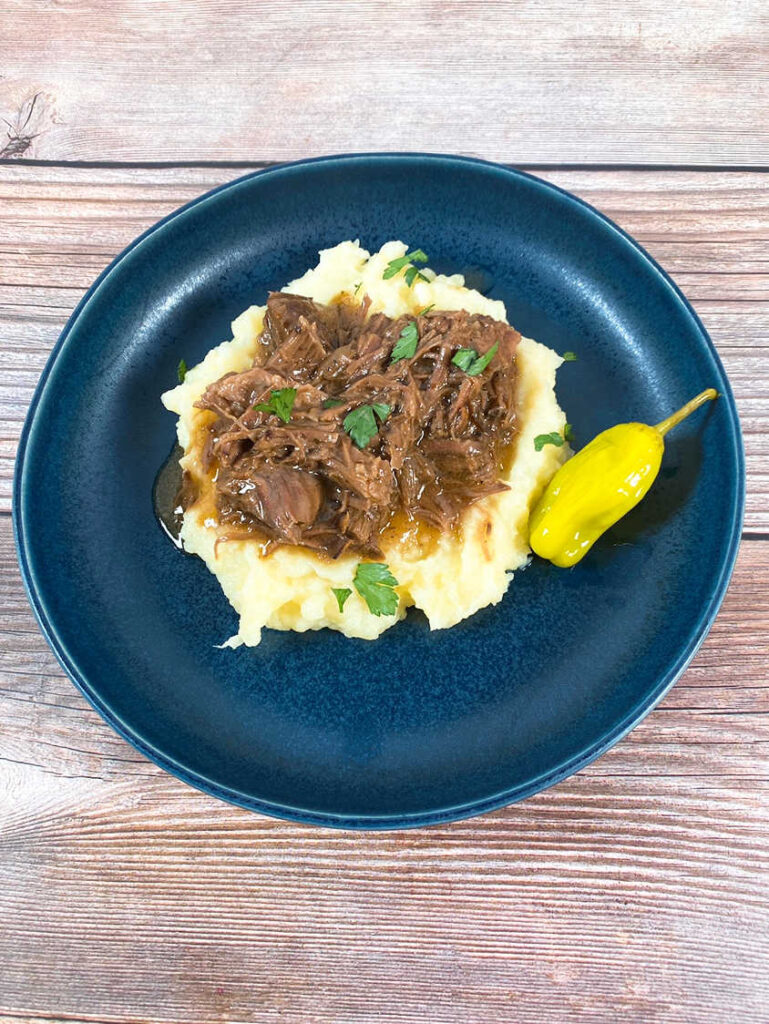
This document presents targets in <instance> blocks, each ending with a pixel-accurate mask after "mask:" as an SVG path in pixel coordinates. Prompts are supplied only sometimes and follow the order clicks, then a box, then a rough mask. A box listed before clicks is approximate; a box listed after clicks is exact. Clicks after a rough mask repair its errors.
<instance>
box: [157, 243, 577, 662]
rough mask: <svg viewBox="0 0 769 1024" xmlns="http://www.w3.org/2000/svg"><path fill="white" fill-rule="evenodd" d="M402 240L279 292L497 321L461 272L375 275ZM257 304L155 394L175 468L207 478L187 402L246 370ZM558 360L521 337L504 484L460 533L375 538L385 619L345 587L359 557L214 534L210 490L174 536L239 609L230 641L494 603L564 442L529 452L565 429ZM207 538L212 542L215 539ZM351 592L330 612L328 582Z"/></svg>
mask: <svg viewBox="0 0 769 1024" xmlns="http://www.w3.org/2000/svg"><path fill="white" fill-rule="evenodd" d="M405 252H406V246H405V245H404V244H403V243H402V242H388V243H387V244H386V245H384V246H382V248H381V249H380V251H379V252H378V253H375V254H374V255H373V256H369V254H368V253H367V252H366V251H365V250H364V249H362V248H361V247H360V246H359V245H358V244H357V243H355V242H342V243H340V244H339V245H337V246H336V247H335V248H333V249H326V250H324V251H323V252H321V254H320V261H319V263H318V266H317V267H316V268H315V269H313V270H309V271H308V272H307V273H306V274H305V275H304V276H303V277H301V278H299V279H298V280H296V281H293V282H292V283H291V284H289V285H288V286H287V287H286V288H284V289H283V290H284V291H286V292H293V293H295V294H298V295H304V296H307V297H309V298H312V299H314V300H315V301H316V302H322V303H329V302H331V301H332V300H334V299H336V298H338V297H339V296H340V295H341V294H343V293H347V294H348V295H352V296H355V297H356V298H358V299H362V297H363V296H364V295H368V296H369V297H370V299H371V303H372V311H374V312H377V311H381V312H384V313H386V314H387V315H388V316H391V317H398V316H401V315H403V314H407V313H413V314H416V312H417V311H418V310H420V309H422V308H424V307H425V306H430V305H434V306H435V308H436V309H439V310H460V309H463V310H466V311H467V312H469V313H484V314H487V315H488V316H492V317H494V318H495V319H496V320H505V321H506V319H507V318H506V312H505V307H504V305H503V304H502V303H501V302H497V301H493V300H492V299H487V298H485V297H484V296H482V295H481V294H479V293H478V292H476V291H473V290H471V289H468V288H465V287H464V279H463V278H462V277H461V276H460V275H453V276H452V277H445V276H442V275H439V276H436V275H435V274H433V273H432V272H431V271H429V270H426V271H424V273H425V275H426V276H427V277H428V278H429V280H426V281H423V280H417V281H416V282H415V283H414V284H413V286H412V287H408V286H407V285H406V282H405V280H404V278H403V274H398V275H396V276H395V277H392V278H390V279H389V280H384V278H383V272H384V270H385V268H386V267H387V264H388V263H389V262H390V261H391V260H393V259H395V258H397V257H399V256H402V255H404V254H405ZM263 316H264V307H262V306H252V307H250V308H249V309H247V310H246V311H245V312H244V313H242V314H241V315H240V316H239V317H238V318H237V320H235V321H234V323H233V325H232V331H233V338H232V340H231V341H226V342H223V343H222V344H221V345H219V346H217V347H216V348H214V349H213V350H212V351H211V352H209V353H208V355H207V356H206V357H205V359H204V360H203V361H202V362H201V363H199V364H198V365H197V366H195V367H193V368H192V369H190V370H188V371H187V375H186V378H185V380H184V383H183V384H180V385H179V386H178V387H176V388H173V389H172V390H171V391H168V392H166V393H165V394H164V395H163V403H164V404H165V406H166V408H168V409H170V410H171V411H172V412H175V413H176V414H177V415H178V416H179V421H178V425H177V431H178V437H179V444H180V445H181V446H182V448H183V449H184V451H185V455H184V457H183V459H182V460H181V464H182V466H183V467H184V468H185V469H186V470H188V471H189V472H190V473H192V475H193V476H194V477H195V479H196V480H198V481H200V482H203V483H204V485H205V474H204V473H203V472H202V468H201V465H200V441H199V439H200V437H201V427H203V426H205V425H206V423H207V419H206V417H210V416H211V414H210V413H208V412H206V411H203V410H199V409H196V408H195V405H194V403H195V402H196V401H197V400H198V399H199V398H200V396H201V394H202V393H203V391H204V390H205V388H206V386H207V385H208V384H210V383H212V382H213V381H215V380H218V379H219V378H220V377H221V376H223V374H225V373H230V372H240V371H242V370H245V369H247V368H248V367H249V366H250V365H251V363H252V361H253V358H254V354H255V351H256V344H257V338H258V336H259V333H260V331H261V328H262V320H263ZM561 362H562V360H561V357H560V356H559V355H557V353H555V352H553V351H552V349H549V348H546V347H545V346H544V345H541V344H539V343H538V342H536V341H532V340H531V339H528V338H524V339H522V341H521V343H520V345H519V347H518V351H517V365H518V384H517V388H518V395H517V411H518V426H519V432H518V435H517V437H516V440H515V442H514V445H515V450H514V453H513V457H512V459H511V460H510V463H509V467H508V469H507V472H506V473H505V475H504V476H503V478H502V479H503V480H504V482H505V483H507V484H508V485H509V487H510V489H509V490H508V491H504V492H501V493H498V494H493V495H491V496H489V497H486V498H484V499H483V500H481V501H479V502H478V503H477V504H475V505H473V506H471V507H470V508H469V509H468V510H467V511H466V512H465V514H464V516H463V518H462V523H461V529H460V530H457V531H452V532H450V533H442V534H437V535H436V534H435V533H434V532H432V531H424V530H419V529H417V528H414V527H413V526H412V527H411V528H410V529H409V528H404V529H403V530H402V531H401V532H397V531H396V532H394V533H392V535H390V534H388V535H386V536H385V540H384V543H383V551H384V561H386V562H387V564H388V565H389V567H390V570H391V572H392V573H393V575H394V576H395V577H396V579H397V580H398V583H399V585H398V588H397V592H398V594H399V596H400V605H399V609H398V613H397V615H395V616H381V617H376V616H374V615H372V614H371V612H370V611H369V609H368V606H367V605H366V603H365V601H364V600H363V599H362V598H361V597H360V596H359V595H358V594H357V592H356V591H355V590H354V589H353V588H352V579H353V576H354V574H355V569H356V566H357V565H358V562H359V561H360V558H359V557H358V556H355V555H347V554H346V555H342V556H341V557H339V558H338V559H336V560H335V561H333V560H330V559H328V558H325V557H323V556H321V555H319V554H316V553H314V552H312V551H309V550H307V549H303V548H299V547H278V548H276V549H274V550H271V551H270V552H269V553H268V554H265V549H264V545H263V543H262V542H261V541H260V540H259V539H258V538H256V537H254V538H247V539H237V540H235V539H226V540H225V539H224V537H225V536H226V529H225V528H224V527H222V526H220V525H219V524H218V522H217V519H216V515H215V510H214V506H213V502H212V500H211V495H210V484H208V487H209V494H207V495H206V494H205V493H204V494H203V495H202V496H201V498H200V499H199V500H198V501H197V502H196V503H195V504H194V505H192V506H191V507H189V508H188V509H187V511H186V512H185V514H184V522H183V526H182V531H181V540H182V542H183V544H184V547H185V549H186V550H187V551H188V552H191V553H193V554H196V555H199V556H200V557H201V558H202V559H203V560H204V561H205V563H206V565H207V566H208V568H209V569H210V570H211V572H212V573H214V575H215V576H216V577H217V579H218V580H219V583H220V584H221V587H222V589H223V590H224V593H225V594H226V595H227V598H228V600H229V601H230V603H231V604H232V606H233V607H234V608H235V610H236V611H237V612H238V615H239V616H240V625H239V629H238V632H237V634H236V635H235V636H234V637H232V638H231V639H230V640H229V641H228V643H229V645H230V646H237V645H239V644H241V643H245V644H250V645H255V644H258V643H259V641H260V639H261V633H262V629H263V627H264V626H268V627H270V628H272V629H293V630H298V631H300V632H301V631H304V630H306V629H322V628H323V627H328V628H330V629H337V630H339V631H341V632H342V633H344V634H345V635H346V636H349V637H360V638H362V639H365V640H373V639H375V638H376V637H377V636H379V635H380V633H383V632H384V630H386V629H389V628H390V627H391V626H393V625H394V624H395V623H396V622H397V621H398V619H400V618H403V616H404V615H405V614H406V609H407V608H409V607H410V606H412V605H415V606H416V607H417V608H421V609H422V611H423V612H424V614H425V615H426V616H427V619H428V621H429V623H430V627H431V628H432V629H445V628H447V627H448V626H453V625H454V624H455V623H457V622H459V621H460V620H461V619H464V618H467V616H468V615H472V614H473V613H474V612H476V611H478V609H480V608H483V607H485V606H486V605H489V604H496V602H497V601H499V600H500V599H501V598H502V596H503V595H504V593H505V591H506V590H507V588H508V586H509V584H510V580H511V579H512V576H511V570H514V569H518V568H520V567H521V566H522V565H524V564H525V563H526V561H527V560H528V557H529V554H530V552H529V548H528V544H527V538H528V528H527V523H528V517H529V509H530V508H531V506H532V504H533V502H534V501H535V500H536V499H537V497H538V496H539V494H540V493H541V491H542V490H543V488H544V487H545V485H546V484H547V482H548V481H549V479H550V477H551V476H552V475H553V473H554V472H555V471H556V469H557V468H558V466H559V465H560V463H561V462H562V461H563V460H564V458H565V457H566V456H567V454H568V449H567V448H566V446H564V447H562V448H557V447H554V446H552V445H546V446H545V447H544V448H542V450H541V451H539V452H537V451H535V449H534V438H535V437H536V435H537V434H548V433H550V432H552V431H557V432H558V433H562V432H563V428H564V420H565V418H564V414H563V412H562V411H561V409H560V408H559V406H558V402H557V401H556V397H555V390H554V388H555V371H556V370H557V368H558V367H559V366H560V364H561ZM217 541H219V542H218V543H217ZM346 587H347V588H351V589H353V593H352V594H351V596H350V597H349V599H348V600H347V602H346V604H345V605H344V611H342V612H340V611H339V608H338V605H337V600H336V597H335V596H334V594H333V592H332V588H346Z"/></svg>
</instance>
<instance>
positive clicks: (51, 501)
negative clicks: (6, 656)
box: [14, 154, 744, 828]
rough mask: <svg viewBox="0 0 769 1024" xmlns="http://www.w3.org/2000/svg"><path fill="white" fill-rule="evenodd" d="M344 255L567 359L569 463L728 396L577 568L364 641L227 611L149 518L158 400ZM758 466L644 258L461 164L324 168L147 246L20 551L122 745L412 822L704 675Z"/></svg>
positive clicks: (581, 745)
mask: <svg viewBox="0 0 769 1024" xmlns="http://www.w3.org/2000/svg"><path fill="white" fill-rule="evenodd" d="M345 238H359V239H360V240H361V242H362V243H363V244H364V245H365V246H366V247H367V248H368V249H372V250H373V249H376V248H377V247H378V246H379V245H381V243H382V242H385V241H387V240H388V239H391V238H400V239H403V240H404V241H406V242H408V243H409V244H410V245H412V246H420V247H421V248H423V249H424V250H425V251H426V252H427V253H429V255H430V265H431V266H433V267H435V268H436V269H438V270H443V271H454V270H466V271H468V277H469V283H470V284H474V285H476V286H481V287H483V288H484V289H485V290H487V291H488V294H490V295H491V296H493V297H494V298H499V299H502V300H503V301H504V302H505V303H506V305H507V309H508V315H509V319H510V321H511V323H513V324H515V326H516V327H518V328H519V329H520V330H521V331H522V332H523V333H524V334H527V335H531V336H533V337H535V338H538V339H539V340H540V341H543V342H545V343H546V344H548V345H551V346H553V347H554V348H555V349H557V350H558V351H561V352H563V351H565V350H568V349H571V350H573V351H575V352H576V353H577V354H578V356H579V360H578V362H576V363H567V364H566V365H565V366H564V367H563V369H562V370H561V371H560V374H559V381H558V394H559V397H560V400H561V404H562V405H563V407H564V408H565V410H566V412H567V417H568V419H569V420H570V422H571V423H573V424H574V429H575V431H576V436H577V442H580V441H585V440H587V439H589V438H590V437H592V436H593V435H594V434H595V433H596V432H597V431H599V430H602V429H603V428H605V427H607V426H609V425H611V424H613V423H616V422H618V421H627V420H632V419H641V420H646V421H649V422H656V421H658V420H661V419H662V418H663V417H664V416H666V415H667V414H668V413H670V412H672V411H673V410H674V409H676V408H677V407H678V406H680V405H681V404H682V403H683V402H684V401H685V400H686V399H688V398H691V397H692V396H693V395H694V394H696V393H697V392H698V391H701V390H702V389H703V388H705V387H708V386H715V387H716V388H718V390H719V391H720V392H721V394H722V398H721V399H720V400H719V401H718V402H717V403H715V404H713V405H712V406H710V407H708V409H707V410H706V411H701V412H700V413H698V414H697V415H696V416H695V417H693V418H692V419H690V420H688V421H687V422H686V423H685V424H684V425H683V426H681V427H680V428H678V430H676V431H675V432H674V434H673V435H672V436H671V438H670V441H669V445H668V451H667V454H666V456H665V461H664V464H663V470H662V473H661V475H660V477H659V479H658V481H657V483H656V484H655V485H654V488H653V490H652V492H651V493H650V495H649V497H648V498H647V500H646V501H645V502H644V503H643V504H642V505H641V506H639V507H638V509H636V510H635V511H634V512H633V513H632V514H631V515H630V516H628V517H627V518H626V519H625V520H624V521H622V522H621V523H620V524H619V525H618V526H617V527H616V528H615V529H614V530H612V531H611V532H610V534H608V535H607V536H606V537H605V538H604V539H603V540H602V541H601V542H600V543H599V544H597V545H596V547H595V549H594V550H593V551H592V552H591V553H590V554H589V555H588V557H587V558H586V559H585V560H584V562H582V563H581V564H580V565H579V566H577V567H576V568H574V569H572V570H570V571H562V570H559V569H555V568H553V567H552V566H550V565H549V564H545V563H543V562H539V561H535V562H534V563H533V564H532V565H531V566H530V567H529V568H528V569H526V570H525V571H523V572H521V573H520V574H518V576H517V577H516V579H515V581H514V583H513V585H512V586H511V588H510V591H509V593H508V594H507V596H506V597H505V599H504V600H503V601H502V602H501V603H500V604H499V605H497V606H496V607H494V608H487V609H486V610H484V611H482V612H480V613H479V614H477V615H475V616H473V617H472V618H471V619H469V620H467V621H465V622H463V623H461V624H460V625H458V626H456V627H455V628H454V629H451V630H446V631H442V632H436V633H430V631H429V630H428V628H427V626H426V622H425V619H424V618H423V617H422V616H421V615H420V614H418V613H415V612H413V611H412V612H410V613H409V615H408V617H407V619H406V620H405V622H403V623H402V624H400V625H398V626H397V627H396V628H394V629H392V630H391V631H390V632H388V633H386V634H385V635H384V636H383V637H382V638H381V639H380V640H377V641H376V642H374V643H366V642H364V641H358V640H347V639H345V638H344V637H342V636H340V635H339V634H336V633H331V632H328V631H322V632H316V633H304V634H297V633H277V632H272V631H269V630H268V631H266V633H265V637H264V640H263V642H262V644H261V646H260V647H258V648H256V649H246V648H241V649H239V650H237V651H234V652H233V651H229V650H218V649H217V648H216V647H215V644H218V643H220V642H221V641H222V640H223V639H224V638H226V637H228V636H230V635H231V634H232V633H233V632H234V631H235V629H236V625H237V623H236V617H235V614H234V612H233V611H232V610H231V608H230V607H229V605H228V603H227V601H226V599H225V598H224V596H223V595H222V593H221V592H220V590H219V585H218V584H217V582H216V580H215V579H214V578H213V577H212V576H210V575H209V573H208V571H207V569H206V568H205V566H204V565H203V563H202V562H200V561H199V560H198V559H196V558H191V557H186V556H184V555H182V554H180V553H179V552H178V551H176V550H175V549H174V548H173V547H172V545H171V544H170V543H169V541H168V540H167V539H166V537H165V536H164V535H163V533H162V532H161V529H160V527H159V526H158V524H157V523H156V522H155V520H154V518H153V510H152V500H151V492H152V484H153V479H154V476H155V474H156V472H157V470H158V467H159V466H160V465H161V463H162V462H163V460H164V459H165V457H166V456H167V454H168V452H169V450H170V448H171V445H172V441H173V437H174V418H173V417H172V416H171V415H170V414H169V413H168V412H166V411H165V410H164V409H163V408H162V406H161V404H160V393H161V391H163V390H164V389H166V388H168V387H169V386H171V385H173V384H174V382H175V375H176V365H177V363H178V361H179V359H180V358H181V357H184V358H185V359H186V361H187V363H188V364H192V363H194V362H196V361H197V360H199V359H200V358H201V357H202V356H203V355H204V353H205V352H206V351H207V349H209V348H210V347H211V346H212V345H213V344H215V343H217V342H219V341H221V340H223V339H224V338H228V337H230V328H229V324H230V321H231V320H232V319H233V317H234V316H235V315H236V314H238V313H240V312H241V310H243V309H244V308H245V307H246V306H248V305H250V304H252V303H262V302H264V300H265V296H266V293H267V291H268V289H274V288H279V287H280V286H281V285H282V284H284V283H285V282H287V281H289V280H290V279H291V278H293V277H296V276H297V275H298V274H300V273H302V272H303V271H304V270H305V269H306V268H307V267H309V266H310V265H312V264H314V263H315V261H316V258H317V253H318V250H319V249H321V248H324V247H327V246H331V245H334V244H336V243H337V242H339V241H341V240H342V239H345ZM743 492H744V469H743V459H742V448H741V442H740V431H739V425H738V420H737V414H736V411H735V407H734V402H733V399H732V395H731V390H730V388H729V384H728V382H727V380H726V377H725V376H724V372H723V369H722V367H721V363H720V362H719V360H718V357H717V355H716V353H715V351H714V349H713V346H712V344H711V342H710V340H709V338H708V336H707V334H706V333H705V331H704V329H703V327H702V325H701V324H700V322H699V320H698V319H697V317H696V316H695V314H694V312H693V311H692V309H691V307H690V306H689V305H688V304H687V302H686V300H685V299H684V298H683V296H682V295H681V293H680V292H679V291H678V289H677V288H676V287H675V285H674V284H673V283H672V282H671V281H670V279H669V278H668V277H666V275H665V274H664V273H663V272H662V271H661V270H660V268H659V267H658V266H657V265H656V264H655V263H654V262H653V260H651V259H650V258H649V257H648V256H647V255H646V254H645V253H644V252H643V250H641V249H640V248H639V247H638V245H636V243H635V242H633V240H632V239H630V238H628V236H627V235H625V234H623V232H622V231H620V230H619V229H618V228H617V227H616V226H615V225H613V224H612V223H611V222H609V221H607V220H606V219H605V218H604V217H602V216H601V215H600V214H599V213H597V212H596V211H595V210H593V209H591V208H590V207H589V206H586V205H585V204H584V203H582V202H581V201H579V200H578V199H575V198H574V197H573V196H570V195H568V194H566V193H564V192H561V191H560V190H558V189H557V188H554V187H553V186H552V185H548V184H546V183H545V182H542V181H539V180H538V179H536V178H533V177H530V176H529V175H526V174H521V173H519V172H516V171H511V170H508V169H506V168H503V167H498V166H495V165H493V164H487V163H482V162H479V161H476V160H468V159H462V158H458V157H443V156H418V155H395V154H393V155H374V156H347V157H331V158H328V159H322V160H314V161H308V162H305V163H298V164H291V165H286V166H282V167H276V168H272V169H270V170H268V171H263V172H262V173H260V174H256V175H250V176H248V177H246V178H242V179H241V180H240V181H236V182H232V183H231V184H229V185H225V186H223V187H222V188H219V189H216V190H215V191H213V192H211V193H209V194H208V195H206V196H203V197H202V198H200V199H198V200H196V201H195V202H193V203H190V204H189V205H188V206H185V207H184V208H183V209H181V210H179V211H177V212H176V213H174V214H172V215H171V216H170V217H167V218H166V219H165V220H163V221H161V222H160V223H159V224H157V225H156V226H155V227H154V228H152V229H151V230H150V231H148V232H147V233H146V234H144V235H142V236H141V238H139V239H137V241H136V242H134V243H133V245H131V246H130V247H129V248H128V249H126V251H125V252H124V253H123V254H122V255H121V256H119V257H118V258H117V259H116V260H115V262H114V263H113V264H112V265H111V266H110V267H108V269H107V270H106V271H105V272H104V273H103V274H102V275H101V277H100V278H99V279H98V280H97V281H96V283H95V284H94V286H93V287H92V288H91V289H90V291H89V292H88V293H87V295H86V296H85V298H84V299H83V301H82V302H81V303H80V305H79V306H78V308H77V309H76V310H75V312H74V314H73V316H72V318H71V319H70V322H69V323H68V325H67V327H66V329H65V330H64V333H63V334H62V336H61V338H60V339H59V342H58V344H57V345H56V347H55V349H54V351H53V354H52V356H51V359H50V361H49V363H48V366H47V367H46V369H45V372H44V373H43V376H42V379H41V381H40V384H39V386H38V389H37V392H36V394H35V397H34V399H33V402H32V407H31V409H30V412H29V416H28V418H27V422H26V425H25V428H24V433H23V436H22V440H21V445H20V449H19V460H18V469H17V475H16V482H15V509H14V515H15V525H16V535H17V544H18V550H19V558H20V561H21V567H22V572H23V575H24V579H25V582H26V585H27V589H28V592H29V597H30V600H31V602H32V606H33V608H34V610H35V613H36V615H37V617H38V620H39V622H40V625H41V627H42V630H43V632H44V634H45V636H46V638H47V640H48V642H49V643H50V645H51V647H52V648H53V650H54V652H55V653H56V655H57V657H58V658H59V660H60V661H61V663H62V665H63V666H64V668H65V669H66V671H67V672H68V673H69V675H70V676H71V677H72V679H73V680H74V682H75V683H76V684H77V686H78V687H79V688H80V689H81V690H82V692H83V693H84V694H85V696H86V697H87V698H88V699H89V700H90V701H91V703H92V704H93V705H94V707H96V709H97V710H98V711H99V712H100V713H101V714H102V715H103V716H104V718H105V719H106V720H107V721H108V722H109V723H110V725H112V726H113V728H115V729H116V730H117V731H118V732H119V733H120V734H121V735H123V736H124V737H125V738H126V739H128V740H129V741H130V742H131V743H133V744H134V745H135V746H136V747H137V748H138V749H139V750H141V751H142V752H143V753H144V754H146V755H147V756H148V757H150V758H151V759H152V760H154V761H156V762H157V763H158V764H159V765H161V766H162V767H164V768H166V769H168V770H169V771H171V772H173V773H174V774H176V775H178V776H179V777H180V778H182V779H184V780H185V781H187V782H189V783H192V784H193V785H195V786H198V787H200V788H201V789H203V790H205V791H206V792H208V793H213V794H214V795H215V796H219V797H223V798H224V799H227V800H231V801H233V802H235V803H238V804H242V805H243V806H246V807H250V808H253V809H255V810H259V811H262V812H264V813H266V814H274V815H278V816H281V817H285V818H293V819H297V820H300V821H306V822H314V823H318V824H325V825H337V826H345V827H350V828H399V827H405V826H409V825H425V824H430V823H433V822H441V821H448V820H451V819H454V818H461V817H464V816H467V815H471V814H477V813H479V812H481V811H486V810H490V809H491V808H495V807H499V806H501V805H503V804H507V803H510V802H511V801H514V800H520V799H522V798H523V797H526V796H529V795H530V794H532V793H535V792H536V791H537V790H540V789H543V788H544V787H545V786H549V785H551V784H552V783H554V782H557V781H558V780H560V779H563V778H564V777H565V776H567V775H569V774H570V773H572V772H574V771H577V770H578V769H579V768H581V767H582V766H584V765H586V764H587V763H588V762H590V761H592V760H593V758H595V757H597V756H598V755H599V754H600V753H601V752H602V751H604V750H606V748H607V747H609V746H610V745H611V744H612V743H614V742H616V740H618V739H619V738H620V737H621V736H622V735H623V734H624V733H625V732H627V730H628V729H630V728H631V727H632V726H633V725H635V724H636V723H637V722H638V721H639V720H640V719H641V718H642V717H643V716H644V715H645V714H646V713H647V712H648V711H649V709H650V708H652V707H653V706H654V704H655V703H656V702H657V701H658V700H659V699H660V698H661V697H662V695H663V694H664V693H665V691H666V690H667V689H668V688H669V687H670V686H671V685H672V683H673V681H674V680H675V679H676V678H677V677H678V675H679V674H680V673H681V671H682V670H683V669H684V667H685V666H686V664H687V663H688V662H689V660H690V659H691V657H692V655H693V654H694V652H695V651H696V649H697V647H698V646H699V644H700V642H701V641H702V639H703V637H704V636H705V633H706V632H707V630H708V627H709V626H710V624H711V623H712V621H713V618H714V616H715V614H716V611H717V609H718V607H719V604H720V603H721V599H722V598H723V595H724V591H725V589H726V586H727V582H728V579H729V575H730V573H731V570H732V566H733V563H734V558H735V554H736V551H737V545H738V541H739V533H740V524H741V519H742V508H743Z"/></svg>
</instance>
